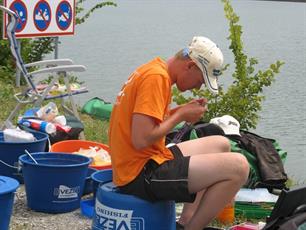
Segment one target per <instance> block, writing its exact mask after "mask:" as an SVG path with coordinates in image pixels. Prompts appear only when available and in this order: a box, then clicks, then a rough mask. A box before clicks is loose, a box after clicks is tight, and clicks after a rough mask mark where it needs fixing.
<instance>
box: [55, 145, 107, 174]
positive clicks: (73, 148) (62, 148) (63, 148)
mask: <svg viewBox="0 0 306 230" xmlns="http://www.w3.org/2000/svg"><path fill="white" fill-rule="evenodd" d="M95 146H97V147H100V148H102V149H104V150H106V151H107V152H109V147H108V146H107V145H104V144H101V143H98V142H94V141H84V140H67V141H60V142H56V143H55V144H53V145H52V146H51V150H50V152H63V153H73V152H77V151H79V150H80V148H83V149H89V147H95ZM90 167H92V168H95V169H98V170H102V169H110V168H112V165H111V164H107V165H94V164H91V165H90Z"/></svg>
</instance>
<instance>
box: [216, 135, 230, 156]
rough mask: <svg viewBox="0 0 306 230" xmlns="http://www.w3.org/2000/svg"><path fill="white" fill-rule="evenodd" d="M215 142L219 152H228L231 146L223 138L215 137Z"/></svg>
mask: <svg viewBox="0 0 306 230" xmlns="http://www.w3.org/2000/svg"><path fill="white" fill-rule="evenodd" d="M216 138H217V140H216V142H217V143H218V145H219V148H220V152H230V150H231V144H230V141H229V140H228V139H227V138H226V137H224V136H216Z"/></svg>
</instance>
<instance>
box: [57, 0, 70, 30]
mask: <svg viewBox="0 0 306 230" xmlns="http://www.w3.org/2000/svg"><path fill="white" fill-rule="evenodd" d="M71 19H72V9H71V5H70V3H69V2H67V1H62V2H61V3H60V4H59V5H58V7H57V9H56V23H57V26H58V28H60V29H61V30H66V29H67V28H69V26H70V24H71V21H72V20H71Z"/></svg>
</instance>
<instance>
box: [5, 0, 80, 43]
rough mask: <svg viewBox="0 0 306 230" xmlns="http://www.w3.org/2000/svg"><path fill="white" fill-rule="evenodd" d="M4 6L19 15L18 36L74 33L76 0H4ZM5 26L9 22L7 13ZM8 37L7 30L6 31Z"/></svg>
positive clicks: (47, 35)
mask: <svg viewBox="0 0 306 230" xmlns="http://www.w3.org/2000/svg"><path fill="white" fill-rule="evenodd" d="M4 6H5V7H8V8H10V9H11V10H12V11H14V12H15V13H16V14H17V15H18V16H19V18H18V24H17V27H16V33H15V35H16V37H18V38H29V37H52V36H62V35H73V34H74V27H75V0H4ZM3 23H4V26H3V27H4V28H5V27H6V25H7V23H8V16H7V15H5V17H4V20H3ZM3 34H4V36H5V37H6V31H4V33H3Z"/></svg>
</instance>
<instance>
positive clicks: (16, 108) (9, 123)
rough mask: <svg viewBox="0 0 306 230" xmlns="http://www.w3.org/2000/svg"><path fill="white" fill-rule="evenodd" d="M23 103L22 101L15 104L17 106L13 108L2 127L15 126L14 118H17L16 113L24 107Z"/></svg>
mask: <svg viewBox="0 0 306 230" xmlns="http://www.w3.org/2000/svg"><path fill="white" fill-rule="evenodd" d="M22 106H23V104H22V103H17V105H16V106H15V108H14V109H13V111H12V112H11V113H10V115H9V116H8V118H7V119H6V120H5V122H4V124H3V126H2V127H1V129H4V128H5V127H6V128H13V127H14V125H13V123H12V120H13V119H14V118H15V116H16V114H17V113H18V112H19V110H20V109H21V108H22Z"/></svg>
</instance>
